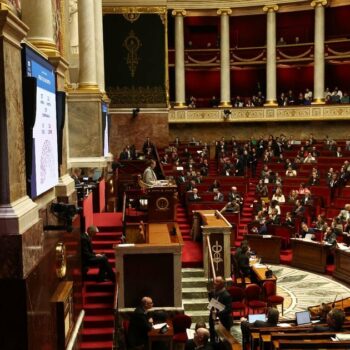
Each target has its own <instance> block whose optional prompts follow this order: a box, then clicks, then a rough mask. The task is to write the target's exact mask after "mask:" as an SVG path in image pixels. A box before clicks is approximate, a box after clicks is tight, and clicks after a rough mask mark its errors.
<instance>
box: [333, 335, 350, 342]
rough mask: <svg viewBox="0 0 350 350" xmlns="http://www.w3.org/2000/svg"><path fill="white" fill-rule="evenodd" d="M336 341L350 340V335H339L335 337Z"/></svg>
mask: <svg viewBox="0 0 350 350" xmlns="http://www.w3.org/2000/svg"><path fill="white" fill-rule="evenodd" d="M335 339H336V340H340V341H341V340H350V334H345V333H338V334H336V335H335Z"/></svg>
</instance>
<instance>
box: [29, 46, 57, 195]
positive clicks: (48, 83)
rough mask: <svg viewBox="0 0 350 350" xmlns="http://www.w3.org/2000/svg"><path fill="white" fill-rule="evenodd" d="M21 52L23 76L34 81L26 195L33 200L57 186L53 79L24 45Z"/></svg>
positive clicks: (50, 71) (49, 68) (48, 67)
mask: <svg viewBox="0 0 350 350" xmlns="http://www.w3.org/2000/svg"><path fill="white" fill-rule="evenodd" d="M23 50H24V60H23V62H24V64H25V67H23V68H25V74H26V76H27V77H34V78H36V110H35V123H34V126H33V130H32V160H31V161H32V162H31V165H32V166H31V175H30V195H31V197H37V196H39V195H40V194H42V193H44V192H45V191H47V190H49V189H51V188H52V187H54V186H56V185H57V183H58V152H57V117H56V113H57V112H56V78H55V71H54V68H53V66H52V65H51V64H50V63H49V62H48V61H47V60H45V59H44V58H43V57H41V56H40V55H39V54H37V53H36V52H35V51H33V50H32V49H30V48H29V47H28V46H26V45H24V47H23ZM24 93H25V92H24ZM24 115H25V112H24Z"/></svg>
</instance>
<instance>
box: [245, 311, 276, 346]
mask: <svg viewBox="0 0 350 350" xmlns="http://www.w3.org/2000/svg"><path fill="white" fill-rule="evenodd" d="M278 318H279V311H278V310H277V309H275V308H270V309H269V311H268V312H267V320H266V321H261V320H257V321H255V322H254V323H249V322H248V321H247V320H246V319H245V318H241V331H242V343H243V349H244V348H245V347H244V345H245V344H248V343H249V335H250V330H251V328H263V327H276V326H277V323H278Z"/></svg>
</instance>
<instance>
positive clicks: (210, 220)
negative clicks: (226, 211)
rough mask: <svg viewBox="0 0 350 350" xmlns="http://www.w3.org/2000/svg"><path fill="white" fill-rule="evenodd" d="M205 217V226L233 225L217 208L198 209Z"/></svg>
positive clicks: (203, 217)
mask: <svg viewBox="0 0 350 350" xmlns="http://www.w3.org/2000/svg"><path fill="white" fill-rule="evenodd" d="M198 213H199V214H200V215H201V217H202V219H203V223H204V226H209V227H225V228H227V227H232V226H231V225H230V223H229V222H228V221H227V220H226V219H225V218H224V217H223V215H222V214H220V213H219V212H218V211H217V210H198Z"/></svg>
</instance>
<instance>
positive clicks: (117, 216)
mask: <svg viewBox="0 0 350 350" xmlns="http://www.w3.org/2000/svg"><path fill="white" fill-rule="evenodd" d="M94 225H96V226H97V227H98V228H99V229H100V231H105V229H106V228H115V229H119V228H121V227H122V213H94Z"/></svg>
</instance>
